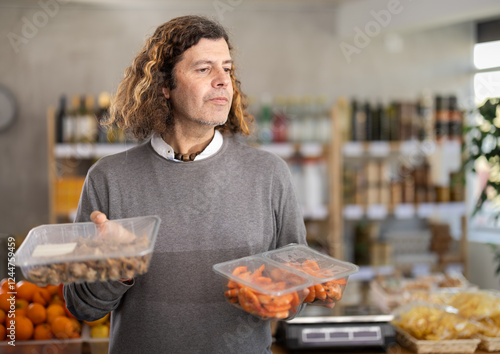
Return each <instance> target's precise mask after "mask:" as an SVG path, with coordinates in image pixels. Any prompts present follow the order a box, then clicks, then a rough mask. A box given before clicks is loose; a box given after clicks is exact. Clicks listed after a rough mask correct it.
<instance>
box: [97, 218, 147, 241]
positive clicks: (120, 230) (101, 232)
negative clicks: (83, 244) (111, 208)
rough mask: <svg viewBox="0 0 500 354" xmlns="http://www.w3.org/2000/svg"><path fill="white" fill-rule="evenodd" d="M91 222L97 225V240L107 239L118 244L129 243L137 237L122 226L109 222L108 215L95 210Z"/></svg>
mask: <svg viewBox="0 0 500 354" xmlns="http://www.w3.org/2000/svg"><path fill="white" fill-rule="evenodd" d="M90 220H91V221H92V222H93V223H95V224H96V228H97V230H98V234H97V238H106V239H108V240H112V241H115V242H118V243H129V242H132V241H134V239H135V238H136V237H137V236H136V235H134V234H133V233H132V232H130V231H129V230H127V229H125V228H124V227H123V226H121V225H120V224H117V223H115V222H113V221H109V220H108V217H107V216H106V214H104V213H102V212H100V211H98V210H95V211H93V212H92V214H90Z"/></svg>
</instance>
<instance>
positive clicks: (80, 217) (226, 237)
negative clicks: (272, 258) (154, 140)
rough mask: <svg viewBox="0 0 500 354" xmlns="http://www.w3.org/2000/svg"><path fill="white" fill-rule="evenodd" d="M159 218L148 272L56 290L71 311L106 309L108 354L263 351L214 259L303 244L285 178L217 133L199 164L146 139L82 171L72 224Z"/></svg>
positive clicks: (261, 155) (272, 164)
mask: <svg viewBox="0 0 500 354" xmlns="http://www.w3.org/2000/svg"><path fill="white" fill-rule="evenodd" d="M93 210H100V211H102V212H104V213H106V214H107V215H108V218H109V219H110V220H112V219H119V218H127V217H134V216H142V215H158V216H160V218H161V220H162V222H161V226H160V230H159V233H158V236H157V241H156V245H155V249H154V252H153V257H152V260H151V264H150V268H149V271H148V272H147V273H146V274H144V275H142V276H138V277H136V278H135V279H134V281H133V284H132V285H126V284H124V283H122V282H115V281H112V282H97V283H83V284H70V285H67V286H65V287H64V296H65V298H66V301H67V304H68V308H69V310H70V311H71V312H72V313H73V314H74V315H75V316H76V317H78V318H80V319H84V320H95V319H97V318H100V317H102V316H103V315H105V314H106V313H107V312H109V311H112V315H111V333H110V353H120V354H123V353H134V354H135V353H238V354H239V353H271V351H270V347H271V339H272V338H271V332H270V325H269V322H268V321H262V320H259V319H257V318H256V317H253V316H251V315H248V314H247V313H246V312H244V311H243V310H240V309H238V308H236V307H234V306H233V305H231V304H229V303H227V302H226V301H225V298H224V295H223V290H224V289H223V286H224V284H225V282H224V280H223V278H222V277H220V276H219V275H217V274H215V273H214V272H213V270H212V266H213V265H214V264H216V263H219V262H223V261H227V260H231V259H235V258H239V257H243V256H248V255H251V254H255V253H260V252H263V251H267V250H271V249H275V248H277V247H281V246H284V245H286V244H289V243H292V242H295V243H302V244H303V243H305V227H304V222H303V218H302V214H301V210H300V207H299V204H298V202H297V199H296V196H295V192H294V189H293V185H292V182H291V177H290V172H289V170H288V167H287V165H286V164H285V162H284V161H283V160H282V159H280V158H279V157H277V156H275V155H273V154H271V153H268V152H265V151H262V150H260V149H257V148H254V147H250V146H247V145H245V144H243V143H240V142H238V141H236V140H235V139H233V138H232V137H229V136H225V137H224V143H223V146H222V147H221V149H220V150H219V151H218V152H217V153H216V154H214V155H213V156H211V157H209V158H206V159H204V160H201V161H194V162H188V163H179V162H174V161H171V160H167V159H165V158H163V157H161V156H160V155H158V154H157V153H156V152H155V151H154V149H153V148H152V147H151V144H150V142H146V143H144V144H141V145H139V146H137V147H134V148H132V149H130V150H128V151H126V152H123V153H119V154H116V155H112V156H108V157H104V158H102V159H101V160H99V161H98V162H97V163H96V164H95V165H94V166H93V167H92V168H91V169H90V170H89V172H88V175H87V178H86V181H85V185H84V188H83V191H82V195H81V200H80V205H79V208H78V214H77V221H88V220H89V217H90V213H91V212H92V211H93Z"/></svg>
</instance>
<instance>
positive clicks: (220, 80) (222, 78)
mask: <svg viewBox="0 0 500 354" xmlns="http://www.w3.org/2000/svg"><path fill="white" fill-rule="evenodd" d="M230 82H231V76H230V74H229V72H227V71H226V70H225V69H224V68H220V69H218V70H217V71H216V72H215V77H214V79H213V81H212V86H213V87H226V86H228V85H229V83H230Z"/></svg>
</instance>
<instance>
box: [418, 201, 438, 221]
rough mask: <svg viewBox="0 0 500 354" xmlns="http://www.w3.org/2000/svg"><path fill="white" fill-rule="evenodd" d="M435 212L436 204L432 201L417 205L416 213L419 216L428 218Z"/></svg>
mask: <svg viewBox="0 0 500 354" xmlns="http://www.w3.org/2000/svg"><path fill="white" fill-rule="evenodd" d="M435 213H436V205H435V204H434V203H421V204H419V205H418V207H417V215H418V217H420V218H429V217H431V216H433V215H434V214H435Z"/></svg>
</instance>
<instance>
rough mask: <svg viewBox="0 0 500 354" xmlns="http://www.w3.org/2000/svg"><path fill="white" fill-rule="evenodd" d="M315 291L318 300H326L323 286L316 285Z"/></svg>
mask: <svg viewBox="0 0 500 354" xmlns="http://www.w3.org/2000/svg"><path fill="white" fill-rule="evenodd" d="M314 289H315V290H316V298H317V299H320V300H325V299H326V291H325V288H324V287H323V285H321V284H316V285H315V286H314Z"/></svg>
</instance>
